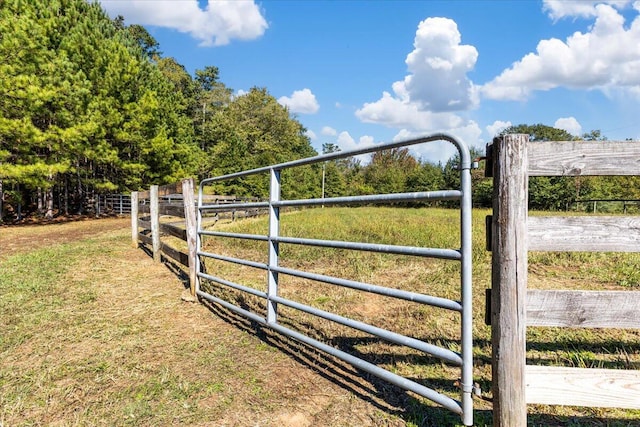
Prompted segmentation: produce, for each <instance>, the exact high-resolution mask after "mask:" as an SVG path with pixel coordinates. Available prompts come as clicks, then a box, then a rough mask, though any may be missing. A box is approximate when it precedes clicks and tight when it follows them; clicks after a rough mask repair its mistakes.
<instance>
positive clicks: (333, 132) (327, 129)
mask: <svg viewBox="0 0 640 427" xmlns="http://www.w3.org/2000/svg"><path fill="white" fill-rule="evenodd" d="M320 133H321V134H323V135H327V136H336V135H337V134H338V131H336V130H335V129H334V128H332V127H330V126H325V127H323V128H322V130H321V131H320Z"/></svg>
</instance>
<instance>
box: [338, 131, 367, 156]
mask: <svg viewBox="0 0 640 427" xmlns="http://www.w3.org/2000/svg"><path fill="white" fill-rule="evenodd" d="M374 141H375V140H374V139H373V137H372V136H369V135H364V136H361V137H360V138H359V139H358V141H356V140H355V139H353V137H352V136H351V135H350V134H349V132H346V131H343V132H340V134H339V135H338V139H337V140H336V144H337V145H338V147H340V149H341V150H342V151H351V150H356V149H359V148H367V147H371V146H373V145H375V142H374Z"/></svg>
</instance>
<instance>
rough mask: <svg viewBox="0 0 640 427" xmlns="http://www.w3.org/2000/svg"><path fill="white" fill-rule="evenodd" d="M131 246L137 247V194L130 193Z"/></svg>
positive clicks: (135, 192)
mask: <svg viewBox="0 0 640 427" xmlns="http://www.w3.org/2000/svg"><path fill="white" fill-rule="evenodd" d="M131 245H132V246H133V247H134V248H137V247H138V192H137V191H134V192H132V193H131Z"/></svg>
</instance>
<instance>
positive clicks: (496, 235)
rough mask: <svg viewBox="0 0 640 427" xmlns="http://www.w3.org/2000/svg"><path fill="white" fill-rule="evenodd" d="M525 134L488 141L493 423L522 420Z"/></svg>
mask: <svg viewBox="0 0 640 427" xmlns="http://www.w3.org/2000/svg"><path fill="white" fill-rule="evenodd" d="M528 142H529V136H528V135H523V134H516V135H504V136H503V137H500V138H496V139H495V140H494V144H493V222H492V232H493V236H492V238H493V240H492V244H491V248H492V254H493V258H492V265H491V287H492V292H491V344H492V359H491V367H492V391H493V425H494V426H495V427H512V426H526V425H527V405H526V400H525V378H524V376H525V363H526V360H525V357H526V317H525V316H526V311H525V303H526V292H527V246H528V245H527V215H528V211H527V204H528V170H527V167H528V162H527V143H528Z"/></svg>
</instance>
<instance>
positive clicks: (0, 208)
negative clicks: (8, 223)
mask: <svg viewBox="0 0 640 427" xmlns="http://www.w3.org/2000/svg"><path fill="white" fill-rule="evenodd" d="M3 202H4V191H2V180H1V179H0V224H2V218H3V217H4V203H3Z"/></svg>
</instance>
